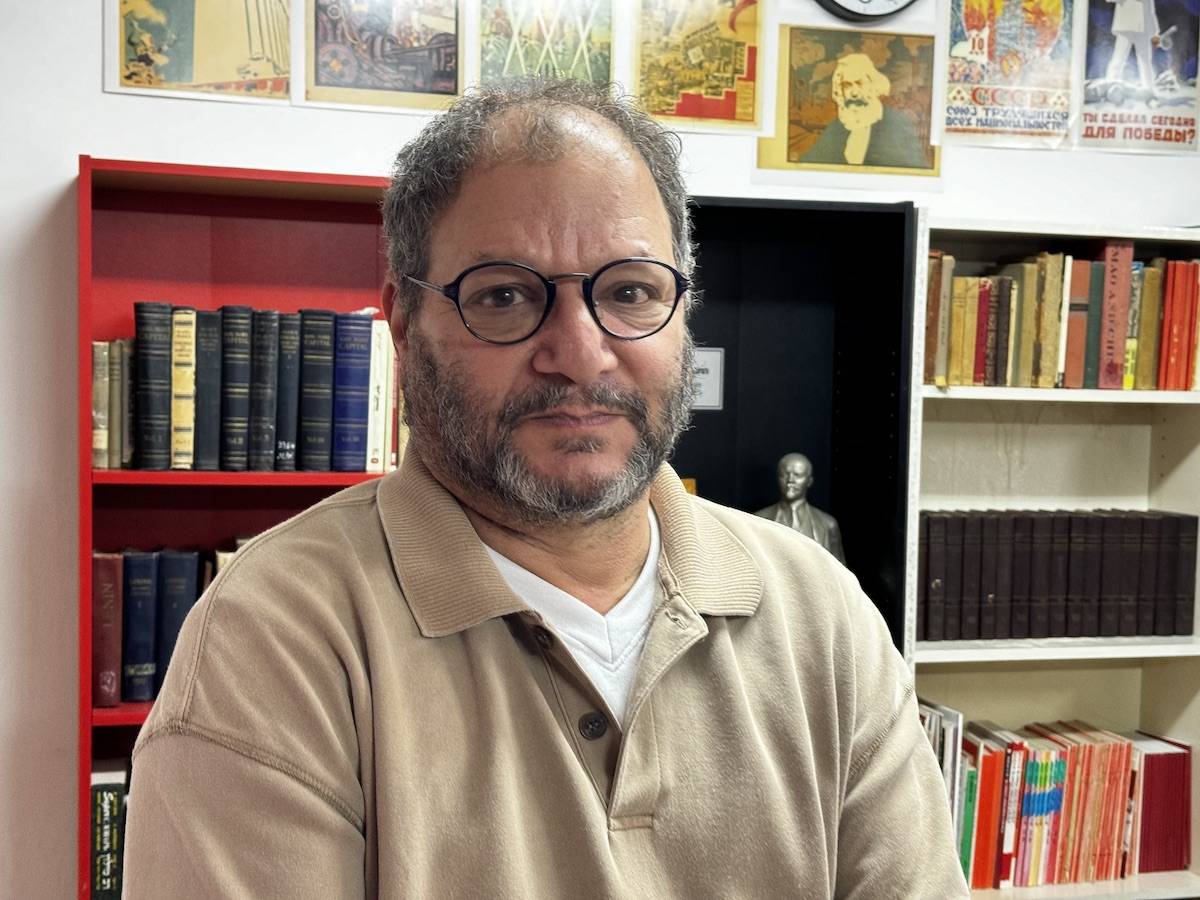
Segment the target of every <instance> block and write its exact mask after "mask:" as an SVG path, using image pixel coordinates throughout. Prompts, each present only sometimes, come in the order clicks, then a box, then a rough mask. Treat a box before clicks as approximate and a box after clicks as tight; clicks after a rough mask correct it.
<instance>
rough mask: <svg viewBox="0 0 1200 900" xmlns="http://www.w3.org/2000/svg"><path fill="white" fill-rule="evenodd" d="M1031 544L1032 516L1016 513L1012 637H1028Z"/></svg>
mask: <svg viewBox="0 0 1200 900" xmlns="http://www.w3.org/2000/svg"><path fill="white" fill-rule="evenodd" d="M1032 544H1033V516H1032V515H1031V514H1029V513H1025V512H1022V513H1017V514H1016V515H1015V516H1014V517H1013V566H1012V602H1011V608H1012V636H1013V637H1014V638H1027V637H1029V572H1030V568H1029V565H1030V559H1029V557H1030V552H1031V550H1032Z"/></svg>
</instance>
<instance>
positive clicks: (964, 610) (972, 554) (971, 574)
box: [958, 512, 983, 640]
mask: <svg viewBox="0 0 1200 900" xmlns="http://www.w3.org/2000/svg"><path fill="white" fill-rule="evenodd" d="M982 561H983V517H982V516H981V515H979V513H975V512H969V513H966V514H965V515H964V516H963V544H962V599H961V601H960V604H961V611H960V613H959V633H958V636H959V638H960V639H961V640H976V639H978V638H979V597H980V593H979V585H980V568H981V566H982Z"/></svg>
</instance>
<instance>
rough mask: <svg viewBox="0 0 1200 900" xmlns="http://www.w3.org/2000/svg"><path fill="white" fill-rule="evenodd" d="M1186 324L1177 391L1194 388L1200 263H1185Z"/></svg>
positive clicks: (1199, 300) (1199, 313)
mask: <svg viewBox="0 0 1200 900" xmlns="http://www.w3.org/2000/svg"><path fill="white" fill-rule="evenodd" d="M1187 270H1188V275H1187V285H1188V292H1189V293H1188V303H1187V324H1186V326H1185V328H1184V329H1183V334H1184V339H1183V347H1184V363H1183V367H1182V371H1181V372H1180V376H1181V377H1180V381H1179V385H1178V389H1179V390H1181V391H1188V390H1193V389H1194V388H1195V386H1196V334H1197V331H1198V330H1200V329H1197V319H1198V318H1200V309H1198V308H1197V307H1198V306H1200V262H1196V261H1193V262H1189V263H1187Z"/></svg>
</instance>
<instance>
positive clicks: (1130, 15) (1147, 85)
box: [1104, 0, 1158, 96]
mask: <svg viewBox="0 0 1200 900" xmlns="http://www.w3.org/2000/svg"><path fill="white" fill-rule="evenodd" d="M1108 2H1109V3H1112V4H1114V5H1115V7H1116V8H1115V10H1114V11H1113V21H1112V35H1113V51H1112V56H1110V57H1109V59H1108V66H1107V68H1106V69H1105V73H1104V75H1105V78H1106V79H1107V80H1108V81H1124V80H1125V64H1126V61H1127V60H1128V59H1129V54H1130V52H1131V51H1132V52H1133V54H1134V56H1135V58H1136V62H1137V71H1138V86H1139V87H1140V88H1141V89H1142V90H1143V91H1145V92H1146V93H1147V95H1148V96H1153V94H1154V47H1155V46H1157V44H1158V14H1157V13H1156V11H1155V9H1154V0H1108Z"/></svg>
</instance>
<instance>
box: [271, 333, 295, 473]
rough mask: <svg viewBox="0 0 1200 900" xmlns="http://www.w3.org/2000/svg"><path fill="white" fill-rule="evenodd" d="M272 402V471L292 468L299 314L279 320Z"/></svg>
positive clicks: (290, 470) (292, 469)
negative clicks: (273, 403) (277, 357)
mask: <svg viewBox="0 0 1200 900" xmlns="http://www.w3.org/2000/svg"><path fill="white" fill-rule="evenodd" d="M276 382H277V383H276V390H277V395H276V398H275V470H276V471H278V472H292V471H294V470H295V468H296V433H297V432H296V429H297V428H298V426H299V417H300V314H299V313H281V314H280V316H279V368H278V376H277V377H276Z"/></svg>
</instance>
